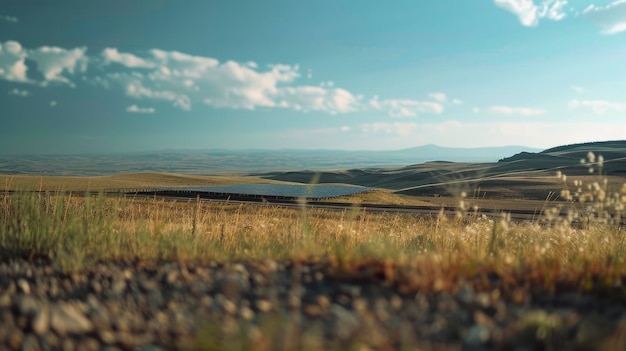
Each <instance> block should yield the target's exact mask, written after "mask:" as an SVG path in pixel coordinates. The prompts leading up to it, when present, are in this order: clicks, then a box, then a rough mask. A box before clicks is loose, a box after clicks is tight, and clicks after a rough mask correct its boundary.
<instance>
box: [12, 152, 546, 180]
mask: <svg viewBox="0 0 626 351" xmlns="http://www.w3.org/2000/svg"><path fill="white" fill-rule="evenodd" d="M523 151H524V152H538V151H540V150H538V149H532V148H526V147H522V146H506V147H488V148H468V149H464V148H448V147H441V146H436V145H425V146H419V147H414V148H410V149H403V150H394V151H344V150H161V151H154V152H136V153H123V154H122V153H120V154H85V155H14V156H10V155H9V156H4V155H0V173H20V174H46V175H103V174H112V173H131V172H172V173H192V174H215V173H253V172H254V173H258V172H269V171H290V170H291V171H296V170H328V169H349V168H371V167H399V166H406V165H412V164H418V163H424V162H430V161H448V162H495V161H497V160H498V159H501V158H503V157H507V156H510V155H513V154H516V153H520V152H523Z"/></svg>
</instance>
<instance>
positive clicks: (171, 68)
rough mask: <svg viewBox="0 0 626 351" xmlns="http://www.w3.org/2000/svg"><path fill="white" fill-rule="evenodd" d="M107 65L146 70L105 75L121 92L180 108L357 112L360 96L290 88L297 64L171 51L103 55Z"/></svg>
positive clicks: (331, 90) (341, 91) (333, 90)
mask: <svg viewBox="0 0 626 351" xmlns="http://www.w3.org/2000/svg"><path fill="white" fill-rule="evenodd" d="M107 53H108V54H107V56H108V57H109V61H115V62H118V63H121V64H123V65H125V66H126V67H128V68H133V67H131V63H132V65H133V66H135V67H142V68H147V69H146V70H143V71H142V73H140V72H139V71H134V72H131V73H129V72H118V73H110V74H108V76H107V78H108V80H111V81H114V82H117V83H118V84H120V85H121V86H123V87H124V89H125V90H126V94H127V95H128V96H130V97H133V98H138V99H144V98H145V99H158V100H167V101H172V102H173V103H174V105H175V106H178V107H180V108H182V109H185V110H189V109H191V107H192V105H193V104H194V103H198V102H201V103H204V104H207V105H210V106H213V107H218V108H235V109H249V110H254V109H256V108H258V107H270V108H289V109H294V110H298V111H325V112H329V113H333V114H334V113H348V112H354V111H358V110H359V109H360V106H361V103H360V100H361V98H362V97H360V96H355V95H354V94H352V93H351V92H349V91H347V90H345V89H341V88H331V87H332V86H333V85H334V83H332V82H327V83H326V85H327V87H328V88H326V87H315V86H306V85H305V86H298V85H295V86H289V85H288V84H289V83H293V82H294V81H295V80H296V79H297V78H298V77H300V73H299V67H298V66H297V65H294V66H291V65H280V64H279V65H272V66H269V67H268V68H267V69H265V70H261V69H257V67H258V65H257V64H256V63H254V64H251V63H250V62H248V63H245V64H240V63H237V62H234V61H226V62H224V63H220V62H219V61H218V60H216V59H214V58H210V57H202V56H193V55H188V54H184V53H181V52H176V51H163V50H157V49H154V50H151V51H150V52H149V56H148V57H144V58H141V57H138V56H135V55H132V54H126V53H120V52H118V51H117V50H116V49H109V50H108V51H107Z"/></svg>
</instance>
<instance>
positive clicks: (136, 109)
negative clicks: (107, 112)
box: [126, 105, 156, 114]
mask: <svg viewBox="0 0 626 351" xmlns="http://www.w3.org/2000/svg"><path fill="white" fill-rule="evenodd" d="M126 111H127V112H131V113H146V114H152V113H154V112H156V110H155V109H154V107H139V106H137V105H130V106H128V107H127V108H126Z"/></svg>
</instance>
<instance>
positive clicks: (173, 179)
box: [0, 173, 285, 192]
mask: <svg viewBox="0 0 626 351" xmlns="http://www.w3.org/2000/svg"><path fill="white" fill-rule="evenodd" d="M240 183H285V182H280V181H274V180H267V179H262V178H258V177H252V176H240V175H233V176H225V175H224V176H203V175H188V174H174V173H128V174H115V175H107V176H92V177H71V176H37V175H6V174H0V189H3V190H44V191H93V192H98V191H101V190H104V189H110V188H113V189H117V188H141V187H155V186H210V185H230V184H240Z"/></svg>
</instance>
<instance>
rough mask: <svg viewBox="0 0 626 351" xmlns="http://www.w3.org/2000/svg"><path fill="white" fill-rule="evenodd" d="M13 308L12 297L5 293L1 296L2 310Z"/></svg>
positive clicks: (0, 305) (0, 304) (0, 306)
mask: <svg viewBox="0 0 626 351" xmlns="http://www.w3.org/2000/svg"><path fill="white" fill-rule="evenodd" d="M9 306H11V295H9V294H8V293H4V294H2V295H0V308H6V307H9Z"/></svg>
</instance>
